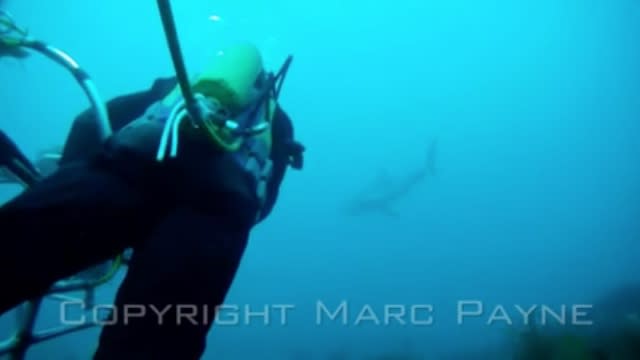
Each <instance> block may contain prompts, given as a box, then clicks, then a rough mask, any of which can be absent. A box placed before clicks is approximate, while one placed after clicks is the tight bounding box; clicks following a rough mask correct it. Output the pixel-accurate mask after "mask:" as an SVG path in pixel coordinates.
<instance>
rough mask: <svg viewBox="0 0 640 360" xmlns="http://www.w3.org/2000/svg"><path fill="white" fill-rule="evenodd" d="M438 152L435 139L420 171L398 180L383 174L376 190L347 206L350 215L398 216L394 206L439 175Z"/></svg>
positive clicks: (367, 192)
mask: <svg viewBox="0 0 640 360" xmlns="http://www.w3.org/2000/svg"><path fill="white" fill-rule="evenodd" d="M437 150H438V140H437V138H434V139H433V140H431V142H430V143H429V147H428V148H427V153H426V157H425V161H424V163H422V164H421V166H420V167H419V168H418V169H416V170H414V171H412V172H410V173H408V174H406V175H405V176H402V177H398V178H397V179H391V178H390V177H389V176H388V174H387V173H386V172H383V173H382V175H381V176H380V177H379V178H378V181H376V184H374V185H375V187H374V188H372V189H367V191H365V192H362V193H361V194H359V195H358V196H357V197H355V198H354V199H352V200H351V201H350V202H349V203H348V204H347V206H346V210H347V213H348V214H349V215H362V214H370V213H377V214H383V215H387V216H397V215H398V213H397V212H396V210H395V209H394V205H396V203H397V202H399V201H400V200H402V199H404V198H406V197H407V196H408V195H409V193H410V192H411V191H413V189H414V188H415V187H417V186H418V185H419V184H421V183H422V182H423V181H424V180H425V179H426V178H427V177H428V176H436V175H437V169H436V157H437Z"/></svg>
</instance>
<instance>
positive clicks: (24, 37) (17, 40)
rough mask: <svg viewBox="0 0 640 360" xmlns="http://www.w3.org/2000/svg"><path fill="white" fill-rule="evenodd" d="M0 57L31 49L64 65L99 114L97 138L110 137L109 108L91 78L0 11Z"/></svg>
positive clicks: (97, 117)
mask: <svg viewBox="0 0 640 360" xmlns="http://www.w3.org/2000/svg"><path fill="white" fill-rule="evenodd" d="M0 26H2V28H1V31H0V56H1V55H5V54H7V53H8V54H9V55H11V53H12V52H13V53H15V52H17V51H20V50H23V49H25V48H26V49H31V50H33V51H36V52H39V53H40V54H42V55H44V56H46V57H48V58H49V59H51V60H53V61H54V62H56V63H58V64H60V65H62V66H63V67H64V68H66V69H67V70H69V72H71V75H73V77H74V78H75V80H76V81H77V82H78V84H80V87H82V90H84V92H85V94H86V96H87V98H89V102H90V103H91V107H92V108H93V110H94V113H95V115H96V121H97V122H98V123H97V125H98V126H97V129H98V136H99V138H100V140H101V141H104V140H106V139H107V138H108V137H109V136H111V132H112V130H111V122H110V121H109V114H108V112H107V108H106V106H105V104H104V102H103V101H102V98H101V97H100V95H99V93H98V90H97V88H96V86H95V84H94V83H93V80H91V78H90V77H89V75H88V74H87V73H86V72H85V71H84V70H83V69H82V68H81V67H80V65H78V63H76V62H75V61H74V60H73V58H72V57H71V56H69V55H68V54H67V53H65V52H64V51H62V50H60V49H57V48H55V47H53V46H51V45H48V44H46V43H44V42H42V41H38V40H35V39H32V38H30V37H29V36H28V34H27V32H26V31H25V30H23V29H21V28H20V27H18V26H17V25H16V24H15V22H14V21H13V19H12V18H11V16H10V15H9V13H7V12H6V11H3V10H0Z"/></svg>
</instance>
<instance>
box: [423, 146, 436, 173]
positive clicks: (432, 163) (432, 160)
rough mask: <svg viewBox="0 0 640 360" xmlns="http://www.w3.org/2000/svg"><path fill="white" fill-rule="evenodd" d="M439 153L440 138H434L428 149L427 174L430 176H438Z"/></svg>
mask: <svg viewBox="0 0 640 360" xmlns="http://www.w3.org/2000/svg"><path fill="white" fill-rule="evenodd" d="M437 155H438V138H434V139H433V140H431V143H430V144H429V148H428V149H427V159H426V160H427V162H426V164H425V165H426V169H427V175H430V176H436V175H438V172H437V168H436V157H437Z"/></svg>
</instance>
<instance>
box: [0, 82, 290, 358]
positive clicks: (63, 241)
mask: <svg viewBox="0 0 640 360" xmlns="http://www.w3.org/2000/svg"><path fill="white" fill-rule="evenodd" d="M174 86H175V79H173V78H168V79H159V80H157V81H156V82H155V83H154V85H153V87H152V88H151V89H150V90H148V91H143V92H139V93H135V94H131V95H126V96H122V97H119V98H115V99H113V100H112V101H110V102H109V103H108V105H107V106H108V111H109V114H110V117H111V119H112V122H113V124H112V125H113V128H114V134H115V135H114V136H113V137H112V138H111V139H110V140H109V141H107V143H106V144H105V145H103V146H100V145H99V144H97V143H96V140H95V138H92V136H93V134H95V128H94V127H93V122H92V118H91V116H92V115H91V113H89V112H85V113H84V114H81V115H80V116H79V117H78V118H77V119H76V121H75V122H74V125H73V127H72V131H71V133H70V135H69V139H68V141H67V144H66V145H65V150H64V155H63V160H62V164H61V167H60V168H59V170H58V171H57V172H56V173H54V174H53V175H51V176H50V177H48V178H46V179H44V180H43V181H42V182H40V183H38V184H37V185H35V186H34V187H32V188H30V189H29V190H27V191H26V192H24V193H23V194H21V195H19V196H18V197H17V198H15V199H13V200H12V201H10V202H9V203H7V204H6V205H5V206H3V207H2V208H1V209H0V229H2V232H3V233H2V235H1V239H2V240H1V243H2V250H1V251H0V273H1V274H2V285H3V290H2V292H1V293H0V313H3V312H5V311H7V310H9V309H11V308H13V307H14V306H16V305H18V304H19V303H20V302H22V301H25V300H27V299H29V298H35V297H38V296H41V295H43V294H44V293H45V292H46V291H47V289H48V288H49V287H50V286H51V285H52V284H53V283H54V282H55V281H57V280H59V279H62V278H66V277H69V276H72V275H74V274H75V273H77V272H79V271H81V270H83V269H84V268H86V267H89V266H91V265H94V264H96V263H99V262H102V261H106V260H109V259H111V258H113V257H114V256H116V255H117V254H119V253H121V252H122V251H123V250H124V249H125V248H129V247H133V248H134V254H133V258H132V261H131V263H130V265H129V268H128V273H127V275H126V278H125V279H124V282H123V284H122V285H121V286H120V288H119V290H118V293H117V297H116V302H115V306H116V308H115V309H116V312H115V316H116V317H115V318H114V320H115V323H116V324H115V325H107V326H105V327H104V329H103V331H102V334H101V337H100V343H99V347H98V350H97V352H96V355H95V359H99V360H101V359H123V360H126V359H136V360H142V359H198V358H199V357H200V356H201V355H202V353H203V352H204V349H205V340H206V334H207V332H208V330H209V328H210V326H211V325H212V321H213V318H214V307H215V306H216V305H219V304H221V303H222V302H223V300H224V298H225V296H226V294H227V291H228V289H229V287H230V285H231V282H232V280H233V278H234V275H235V273H236V270H237V268H238V265H239V262H240V259H241V257H242V254H243V252H244V249H245V246H246V244H247V239H248V235H249V231H250V229H251V228H252V226H253V225H254V222H255V218H254V216H255V213H256V209H257V208H256V207H257V206H258V203H257V202H256V198H255V197H254V196H251V195H250V191H248V189H249V188H250V185H249V182H247V181H246V179H245V178H243V177H242V176H241V175H238V174H234V173H233V170H231V169H227V168H225V166H226V165H224V161H222V160H220V158H221V157H222V155H220V154H218V153H217V152H216V151H215V150H213V148H212V147H211V146H210V145H211V144H208V145H207V146H205V144H204V143H203V144H199V143H194V144H191V143H188V142H186V141H183V143H181V145H180V146H181V148H180V153H179V159H178V160H169V161H165V162H164V163H157V162H155V159H154V158H153V157H151V158H149V157H147V156H146V155H144V154H139V153H136V152H135V151H132V150H131V149H129V148H128V147H127V146H122V145H121V144H119V141H118V134H119V133H122V131H117V130H120V129H121V128H122V127H124V126H126V125H127V124H129V123H130V122H131V121H133V120H134V119H136V118H138V117H140V116H141V115H142V114H143V113H144V111H145V110H146V109H147V108H148V107H149V106H150V105H151V104H152V103H153V102H155V101H157V100H159V99H161V98H162V97H164V96H165V95H166V94H167V93H168V92H169V91H170V90H171V89H172V88H173V87H174ZM272 131H273V132H272V136H273V145H272V153H271V158H272V160H273V162H274V173H273V176H272V178H271V181H270V183H269V185H268V189H269V191H268V198H267V201H266V205H265V208H264V211H263V214H262V218H263V219H264V217H266V216H267V215H268V214H269V213H270V211H271V209H272V208H273V205H274V203H275V201H276V198H277V195H278V189H279V186H280V183H281V181H282V179H283V177H284V174H285V171H286V168H287V166H288V165H290V160H291V157H292V155H294V154H293V152H292V144H296V143H295V141H293V140H294V138H293V127H292V124H291V121H290V119H289V117H288V116H287V115H286V114H285V113H284V112H283V111H282V109H280V108H278V109H277V111H276V116H275V119H274V123H273V130H272ZM293 148H295V146H293ZM182 159H188V160H189V161H185V160H182ZM220 163H222V164H223V165H220ZM221 171H228V172H229V173H230V174H226V173H225V174H222V173H220V172H221ZM236 173H237V171H236ZM223 178H230V179H232V181H231V182H229V181H228V180H224V181H222V180H220V179H223ZM225 184H235V185H236V188H234V189H229V188H225ZM245 188H246V189H245ZM245 190H246V191H245ZM126 304H129V310H131V309H134V308H133V307H132V306H131V305H133V306H136V309H142V308H144V311H145V312H146V316H144V317H135V318H134V317H131V316H129V318H128V319H127V320H128V322H127V323H126V324H125V323H124V321H123V317H124V307H125V305H126ZM177 305H187V307H184V306H183V307H182V308H181V309H178V307H177ZM140 306H142V308H141V307H140ZM153 309H155V310H156V311H158V312H161V313H162V312H163V311H166V312H164V313H163V314H164V315H163V317H162V318H160V317H159V315H158V314H157V313H155V312H154V310H153ZM134 310H135V309H134ZM195 310H197V316H196V317H193V318H191V319H189V318H188V317H183V318H182V319H181V323H180V324H178V323H177V322H176V318H177V317H178V315H179V314H178V312H181V314H182V315H185V314H187V315H188V314H189V312H190V311H195ZM137 311H140V310H137ZM118 316H119V317H120V318H118ZM160 320H163V321H162V324H161V325H160V324H159V321H160ZM194 320H195V324H194V323H192V321H194Z"/></svg>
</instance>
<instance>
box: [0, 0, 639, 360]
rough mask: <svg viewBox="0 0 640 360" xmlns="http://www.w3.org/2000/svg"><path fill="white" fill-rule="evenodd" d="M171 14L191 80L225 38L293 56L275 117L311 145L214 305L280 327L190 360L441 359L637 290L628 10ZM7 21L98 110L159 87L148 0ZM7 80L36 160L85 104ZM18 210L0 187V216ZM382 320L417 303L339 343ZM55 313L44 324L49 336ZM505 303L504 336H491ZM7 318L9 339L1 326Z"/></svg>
mask: <svg viewBox="0 0 640 360" xmlns="http://www.w3.org/2000/svg"><path fill="white" fill-rule="evenodd" d="M173 3H174V4H173V6H174V11H175V13H176V22H177V24H178V27H179V30H180V37H181V41H182V45H183V48H184V49H183V50H184V53H185V57H186V59H187V66H188V67H189V69H190V70H191V71H193V72H195V71H197V69H198V67H199V66H201V65H202V64H203V63H204V62H205V61H206V60H207V58H208V56H210V55H211V54H212V53H213V52H214V51H215V50H216V49H217V48H219V47H221V46H223V45H225V44H227V43H232V42H234V41H237V40H251V41H254V42H255V43H257V44H258V45H259V46H260V47H261V48H262V49H263V52H264V55H265V61H266V63H267V64H268V65H269V66H271V67H272V68H275V67H277V66H279V65H280V63H281V62H282V61H283V60H284V58H285V57H286V55H288V54H289V53H291V54H293V55H294V57H295V59H294V63H293V65H292V68H291V70H290V73H289V75H288V77H287V81H286V84H285V87H284V89H283V93H282V100H281V102H282V104H283V106H284V107H285V109H286V110H287V112H288V113H289V114H290V115H291V117H292V119H293V121H294V122H295V127H296V134H297V136H298V138H299V139H300V140H301V141H303V142H304V143H305V145H306V146H307V148H308V152H307V157H306V168H305V170H304V171H303V172H290V173H289V175H288V177H287V178H286V180H285V183H284V184H283V189H282V192H281V198H280V201H279V203H278V205H277V207H276V209H275V212H274V213H273V215H272V216H271V217H270V218H269V219H268V221H266V222H265V223H263V224H261V225H260V226H259V227H258V228H256V229H255V231H254V233H253V235H252V239H251V243H250V246H249V248H248V250H247V253H246V255H245V258H244V260H243V263H242V266H241V269H240V271H239V274H238V276H237V278H236V280H235V283H234V285H233V288H232V290H231V292H230V294H229V296H228V299H227V300H228V302H229V303H230V304H241V306H244V305H245V304H246V305H248V306H250V307H251V308H252V310H254V311H257V310H259V309H261V308H262V306H263V305H264V304H270V305H274V304H289V305H294V306H295V309H293V310H291V311H289V313H288V317H287V321H286V325H282V324H280V323H279V322H276V321H275V320H273V319H272V324H271V325H270V326H265V325H263V324H262V323H261V322H260V321H259V320H255V321H251V323H250V324H244V325H242V326H220V327H218V328H214V330H213V331H212V332H211V333H210V336H209V343H208V348H207V353H206V355H205V357H204V358H205V359H255V358H260V359H293V358H296V357H295V356H297V358H300V359H326V358H328V356H329V354H332V353H340V352H344V353H349V354H352V355H353V356H356V357H355V358H358V357H357V356H363V355H365V354H376V353H383V352H388V351H400V350H403V349H407V348H409V349H411V350H412V351H416V352H422V353H425V354H428V355H430V356H433V358H443V359H444V358H445V357H444V355H443V354H447V353H450V352H452V351H456V350H464V349H467V350H469V351H471V352H474V351H475V350H474V349H482V348H484V347H490V346H493V345H494V344H498V345H499V344H500V343H501V342H502V341H505V339H506V340H507V341H508V339H509V337H510V336H513V335H512V334H513V332H515V331H516V329H517V328H518V326H520V325H522V324H520V323H521V321H520V323H519V321H517V314H518V313H517V312H516V311H515V310H514V306H515V305H518V304H519V305H521V306H523V307H525V308H526V307H529V306H530V305H532V304H547V305H549V306H550V307H554V308H555V309H559V307H560V306H561V305H575V304H589V303H590V302H592V301H593V299H594V298H597V297H598V296H600V295H602V294H604V293H606V292H607V291H609V290H610V289H615V288H616V287H617V286H619V285H623V284H627V283H634V282H639V281H640V278H639V277H638V273H639V272H638V260H637V259H638V257H639V256H640V222H639V221H638V220H637V218H638V216H639V215H640V185H639V184H640V163H639V162H638V158H639V157H640V142H639V141H638V135H639V134H640V121H639V119H640V50H639V48H638V36H639V35H640V3H638V2H637V1H635V0H611V1H596V0H536V1H532V0H527V1H519V2H513V1H497V0H493V1H488V0H474V1H471V0H450V1H446V2H445V1H418V0H406V1H396V2H389V1H381V2H364V1H362V2H350V3H347V2H341V1H337V0H328V1H323V2H318V3H305V2H292V1H271V2H268V3H267V2H258V1H241V2H216V1H202V0H197V1H196V0H191V1H189V2H186V1H184V2H177V1H174V2H173ZM1 5H2V6H3V7H4V8H5V9H7V10H9V11H11V12H12V13H13V15H14V17H15V18H16V20H17V22H18V23H19V24H20V25H23V26H25V27H27V28H28V29H29V31H30V33H31V34H32V35H34V36H36V37H39V38H41V39H43V40H45V41H47V42H50V43H51V44H54V45H56V46H58V47H61V48H63V49H64V50H65V51H67V52H69V53H70V54H72V56H73V57H74V58H75V59H76V60H77V61H78V62H79V63H80V64H81V65H82V66H83V67H84V68H85V69H86V70H87V71H88V72H89V73H90V74H91V76H92V77H93V79H94V80H95V82H96V84H97V85H98V87H99V90H100V92H101V94H102V95H103V96H104V97H105V98H107V99H108V98H112V97H114V96H117V95H120V94H124V93H128V92H133V91H138V90H142V89H146V88H148V87H149V86H150V85H151V82H152V81H153V80H154V79H155V78H157V77H160V76H169V75H171V74H172V64H171V60H170V57H169V55H168V51H167V47H166V43H165V40H164V35H163V33H162V26H161V23H160V19H159V16H158V12H157V9H156V7H155V2H153V1H123V0H112V1H79V0H60V1H44V0H39V1H38V0H22V1H17V0H7V1H4V2H2V4H1ZM212 15H218V16H220V20H219V21H213V20H211V19H210V17H211V16H212ZM0 79H2V82H1V83H0V104H1V109H2V119H1V120H0V126H1V127H2V129H3V130H4V131H6V132H7V133H9V134H10V135H12V137H13V138H14V139H15V140H16V142H17V143H19V144H20V146H22V147H23V149H24V150H25V152H26V153H27V154H28V155H29V156H35V154H36V153H37V152H38V151H39V150H40V149H42V148H46V147H49V146H51V145H57V144H61V143H62V142H63V141H64V138H65V136H66V134H67V131H68V129H69V126H70V125H71V121H72V119H73V117H74V116H75V115H76V114H78V113H79V112H80V111H82V110H84V109H85V108H86V107H87V106H88V103H87V101H86V99H85V98H84V96H83V93H82V91H81V90H80V88H79V87H78V86H77V85H76V84H75V83H74V82H73V80H72V78H71V77H70V76H69V74H68V73H66V72H65V71H64V70H62V69H61V68H59V67H58V66H57V65H55V64H53V63H51V62H50V61H48V60H46V59H43V58H41V57H39V56H37V55H34V56H32V57H31V58H29V59H28V60H26V61H18V60H15V59H2V60H0ZM436 137H437V138H438V141H439V148H438V158H437V166H438V169H439V171H438V175H437V176H436V177H431V178H428V179H427V181H426V182H425V183H423V184H421V185H420V186H419V187H418V188H416V189H414V191H413V192H412V193H411V195H410V196H408V197H407V198H405V199H403V201H402V202H401V203H400V204H398V206H397V207H396V209H395V211H396V212H397V213H398V216H395V217H388V216H384V215H377V214H373V215H366V216H360V217H353V216H350V215H349V214H346V213H345V212H344V211H343V209H344V205H345V204H346V203H347V202H348V201H349V200H350V199H351V198H352V197H353V195H354V194H356V193H358V192H359V191H360V190H361V189H363V188H366V187H368V186H370V185H371V183H372V182H375V179H376V177H377V174H378V173H379V172H380V171H381V170H382V169H386V170H387V171H388V173H389V174H391V177H392V178H393V177H401V176H402V175H404V174H405V173H408V172H411V171H412V170H413V169H415V168H416V167H417V166H419V164H420V163H421V162H422V161H423V157H424V153H425V150H426V147H427V145H428V143H429V141H430V140H431V139H432V138H436ZM17 191H19V189H17V188H13V187H2V188H0V199H8V198H9V197H10V196H13V195H14V194H15V193H17ZM25 261H28V260H25ZM43 271H46V269H43ZM121 275H122V274H121ZM119 278H121V276H120V277H119ZM116 287H117V282H116V283H114V284H109V285H106V286H105V288H104V289H101V291H100V299H101V300H103V301H110V300H109V299H111V297H112V296H113V291H114V290H115V288H116ZM462 300H475V301H480V302H482V303H483V304H484V305H485V309H483V310H484V311H483V314H482V316H480V317H474V318H469V319H468V321H465V322H464V323H463V324H458V323H457V322H456V304H457V302H458V301H462ZM341 301H347V302H348V303H349V304H350V305H351V306H352V307H351V308H350V310H351V311H352V312H353V313H352V314H351V315H352V317H351V319H350V321H349V326H345V325H343V324H341V323H338V322H337V321H331V322H330V323H324V324H317V323H316V321H315V320H316V315H317V308H316V305H317V303H318V302H321V303H322V304H325V305H326V306H328V307H329V308H331V309H333V310H335V309H337V307H338V305H339V304H340V302H341ZM390 304H396V305H397V304H404V305H405V309H408V308H409V307H410V306H411V305H416V304H418V305H420V304H422V305H424V304H430V305H432V306H433V310H434V311H433V313H432V315H433V323H432V324H431V325H429V326H418V325H416V324H413V325H409V326H402V325H399V324H397V323H393V322H392V323H391V324H389V325H388V326H384V324H380V323H378V324H376V323H375V322H374V321H368V322H367V321H365V322H364V323H362V324H360V325H354V317H356V315H357V312H358V311H359V310H360V309H362V308H363V307H364V306H365V305H370V306H371V307H372V308H373V309H374V310H375V311H376V312H377V315H381V314H382V309H383V308H384V305H390ZM50 305H51V306H50V307H49V308H48V309H45V310H46V311H45V313H44V314H43V320H42V321H43V323H46V322H47V321H49V322H54V323H55V320H56V319H57V317H58V315H57V308H56V306H55V304H50ZM498 305H502V306H504V307H505V308H506V309H507V311H508V312H509V313H510V314H511V315H513V316H514V321H513V323H514V324H505V322H504V321H502V322H500V321H498V322H497V323H493V324H487V322H489V321H488V320H489V318H490V313H491V311H492V310H493V309H494V308H495V307H496V306H498ZM421 316H422V317H424V313H423V314H422V315H421ZM2 320H3V324H2V325H3V326H4V327H3V328H2V330H3V331H2V333H3V334H5V333H6V334H8V333H9V325H10V324H11V320H12V319H10V318H6V317H4V318H3V319H2ZM510 334H511V335H510ZM96 337H97V331H96V330H89V331H86V332H83V333H79V334H76V335H72V336H69V337H68V338H61V339H60V340H56V341H53V342H51V343H46V344H43V345H40V346H36V347H34V348H33V351H32V352H31V353H30V355H31V356H30V358H31V359H51V360H54V359H84V358H87V357H88V354H89V353H90V352H91V351H92V349H93V347H94V346H95V341H96ZM439 356H441V357H439ZM336 358H337V357H336Z"/></svg>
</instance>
